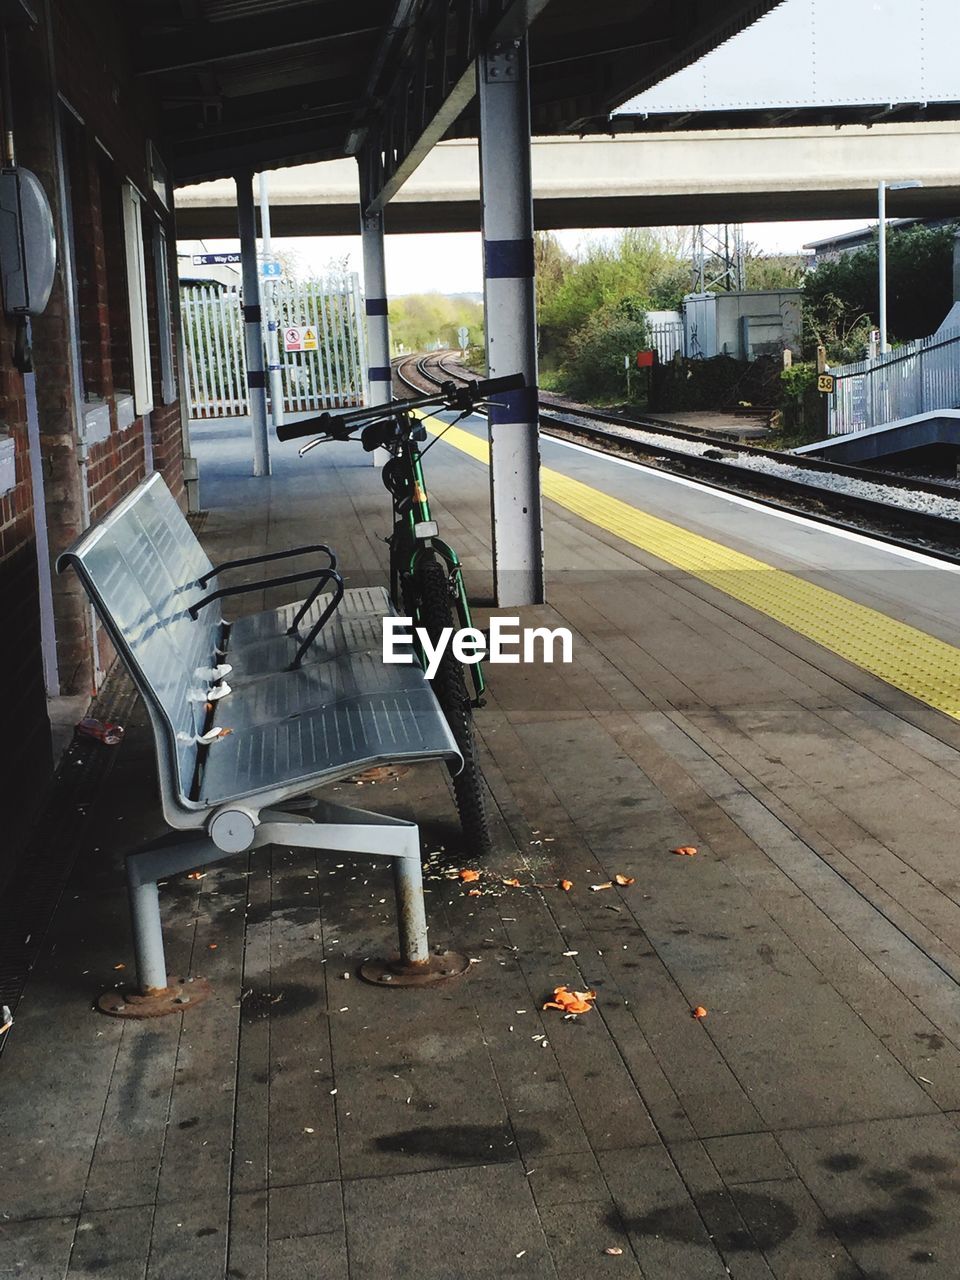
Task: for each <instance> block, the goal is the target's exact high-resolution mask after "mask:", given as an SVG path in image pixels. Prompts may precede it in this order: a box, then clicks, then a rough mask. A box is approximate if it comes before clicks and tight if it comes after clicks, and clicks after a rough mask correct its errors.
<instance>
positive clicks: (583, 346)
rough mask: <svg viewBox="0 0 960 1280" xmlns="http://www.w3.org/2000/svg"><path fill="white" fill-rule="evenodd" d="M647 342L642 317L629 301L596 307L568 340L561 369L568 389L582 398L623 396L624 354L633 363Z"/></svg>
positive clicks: (604, 398) (624, 388) (606, 398)
mask: <svg viewBox="0 0 960 1280" xmlns="http://www.w3.org/2000/svg"><path fill="white" fill-rule="evenodd" d="M646 344H647V330H646V325H645V323H644V320H643V317H642V315H639V314H637V312H636V310H635V308H634V307H632V306H631V305H630V304H629V302H628V301H627V302H621V303H619V304H615V305H613V306H607V307H603V308H602V309H601V310H599V311H595V312H594V313H593V314H592V315H591V316H589V317H588V318H587V319H586V320H585V321H584V323H583V324H582V325H581V326H580V328H579V329H577V330H576V331H575V332H574V333H573V334H571V335H570V337H569V338H568V340H567V344H566V348H565V352H564V356H565V359H564V371H565V373H566V382H567V386H568V387H569V390H570V392H571V393H572V394H573V395H574V396H578V397H580V398H581V399H584V400H589V399H591V398H599V399H603V400H610V399H623V398H624V397H625V392H626V373H625V370H624V364H623V361H624V357H626V358H627V359H628V360H630V361H631V363H632V362H633V359H634V357H635V355H636V353H637V352H638V351H639V350H641V349H642V348H643V347H645V346H646ZM637 385H638V387H639V379H638V380H637Z"/></svg>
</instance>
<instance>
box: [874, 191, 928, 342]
mask: <svg viewBox="0 0 960 1280" xmlns="http://www.w3.org/2000/svg"><path fill="white" fill-rule="evenodd" d="M922 186H923V183H922V182H921V181H920V180H919V179H918V178H907V179H905V180H904V181H903V182H885V181H884V180H883V179H882V178H881V179H880V181H879V183H878V184H877V224H878V233H879V234H878V240H877V264H878V269H879V276H880V279H879V286H880V354H881V355H883V353H884V352H885V351H889V350H890V347H889V345H888V344H887V192H888V191H907V190H909V189H910V188H912V187H922Z"/></svg>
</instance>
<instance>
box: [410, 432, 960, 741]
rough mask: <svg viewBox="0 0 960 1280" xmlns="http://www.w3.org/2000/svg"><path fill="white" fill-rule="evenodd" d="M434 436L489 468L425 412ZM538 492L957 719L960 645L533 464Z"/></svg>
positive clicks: (467, 437) (483, 456)
mask: <svg viewBox="0 0 960 1280" xmlns="http://www.w3.org/2000/svg"><path fill="white" fill-rule="evenodd" d="M426 426H427V427H428V429H429V430H430V431H431V432H432V433H433V434H434V435H436V434H438V433H439V432H440V431H441V430H444V436H443V438H444V441H445V442H446V443H447V444H452V445H453V446H454V447H455V448H457V449H460V450H461V451H462V452H463V453H466V454H469V456H470V457H471V458H475V459H476V460H477V461H478V462H482V463H485V464H486V465H488V466H489V463H490V453H489V447H488V445H487V442H486V441H485V440H481V439H479V438H478V437H477V436H474V435H471V434H470V433H469V432H468V431H464V430H463V429H462V428H460V427H449V428H448V427H447V426H446V423H444V422H443V421H442V420H441V419H439V418H427V419H426ZM540 476H541V483H542V487H543V496H544V497H545V498H549V499H550V500H551V501H552V502H556V503H557V504H558V505H559V506H561V507H563V508H564V509H565V510H566V511H569V512H571V513H572V514H573V515H576V516H580V518H581V519H583V520H587V521H589V523H590V524H593V525H596V526H597V527H598V528H600V529H606V530H607V531H608V532H609V533H612V534H614V535H615V536H616V537H618V538H622V539H623V540H624V542H629V543H630V544H631V545H632V546H635V547H639V549H640V550H641V551H646V552H649V554H650V555H653V556H656V557H657V559H658V560H663V561H664V562H665V563H666V564H669V565H672V566H673V567H674V568H675V569H681V570H682V571H683V572H684V573H688V574H690V575H691V576H692V577H694V578H698V579H699V580H700V581H701V582H705V583H707V584H708V585H709V586H711V587H715V588H716V589H717V590H718V591H722V592H723V593H724V594H725V595H728V596H731V597H732V598H733V599H734V600H739V601H740V602H741V603H742V604H746V605H749V606H750V607H751V608H752V609H756V610H757V611H758V612H759V613H763V614H766V616H767V617H768V618H773V619H775V620H776V621H777V622H780V623H782V624H783V625H784V626H785V627H789V628H790V630H791V631H795V632H796V633H797V634H798V635H801V636H805V637H806V638H807V639H808V640H814V641H815V642H816V643H817V644H819V645H822V646H823V648H824V649H829V651H830V652H831V653H835V654H837V655H838V656H839V657H841V658H845V659H846V661H847V662H850V663H852V664H853V665H854V666H856V667H859V668H860V669H861V670H862V671H868V672H869V673H870V674H871V675H874V676H878V677H879V678H880V679H881V680H883V681H885V682H886V683H887V684H889V685H892V686H893V687H894V688H895V689H901V690H902V691H903V692H904V693H908V694H910V695H911V696H912V697H914V698H916V699H917V700H918V701H920V702H924V703H926V705H927V706H929V707H934V708H935V709H936V710H937V711H943V712H944V713H945V714H946V715H948V716H952V717H953V718H954V719H955V720H960V649H958V648H956V647H955V646H954V645H951V644H947V643H946V642H945V641H943V640H938V639H937V638H936V637H935V636H931V635H928V634H927V633H926V632H925V631H920V630H919V629H918V628H916V627H911V626H909V625H908V624H907V623H905V622H899V621H897V619H895V618H890V617H888V616H887V615H886V614H885V613H880V612H879V611H878V610H876V609H871V608H869V607H868V606H867V605H863V604H858V603H857V602H856V601H855V600H848V599H847V598H846V596H841V595H838V594H837V592H835V591H829V590H827V588H826V587H819V586H816V585H815V584H814V583H812V582H806V581H804V579H803V578H799V577H797V576H796V574H793V573H788V572H787V571H786V570H784V569H777V568H775V567H774V566H773V565H769V564H766V563H765V562H764V561H762V560H756V559H754V557H753V556H748V555H744V554H743V553H742V552H740V551H734V550H733V549H732V548H731V547H726V546H724V545H723V544H722V543H720V542H714V541H713V540H712V539H710V538H704V537H701V535H700V534H697V533H691V532H690V530H689V529H683V528H681V527H680V526H679V525H675V524H671V523H670V522H669V521H668V520H662V519H660V517H659V516H652V515H648V514H647V513H646V512H645V511H640V510H638V508H636V507H632V506H630V504H629V503H627V502H622V501H621V500H620V499H619V498H612V497H610V496H609V495H608V494H605V493H602V492H601V491H600V490H599V489H594V488H592V487H591V486H590V485H588V484H584V483H583V482H582V481H580V480H574V479H572V478H571V477H570V476H565V475H563V474H562V472H559V471H554V470H552V469H551V468H550V467H543V468H541V472H540Z"/></svg>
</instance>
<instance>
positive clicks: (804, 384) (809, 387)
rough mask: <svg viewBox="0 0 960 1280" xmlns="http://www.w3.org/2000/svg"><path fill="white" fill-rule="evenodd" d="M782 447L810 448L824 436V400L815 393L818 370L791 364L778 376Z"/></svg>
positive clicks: (825, 418) (809, 366) (805, 365)
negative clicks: (804, 445) (780, 391)
mask: <svg viewBox="0 0 960 1280" xmlns="http://www.w3.org/2000/svg"><path fill="white" fill-rule="evenodd" d="M780 383H781V386H782V388H783V394H782V397H781V401H780V407H781V435H782V437H783V438H782V440H781V442H780V446H781V447H787V446H789V445H795V444H810V443H812V442H813V441H814V440H822V439H823V437H824V436H825V435H826V434H827V403H826V397H825V396H824V395H822V394H821V393H820V392H819V391H818V390H817V366H816V365H815V364H794V365H791V366H790V368H789V369H784V370H783V372H782V373H781V374H780Z"/></svg>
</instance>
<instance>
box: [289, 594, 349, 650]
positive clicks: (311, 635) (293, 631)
mask: <svg viewBox="0 0 960 1280" xmlns="http://www.w3.org/2000/svg"><path fill="white" fill-rule="evenodd" d="M329 572H330V571H329V570H325V573H329ZM332 577H333V579H334V580H335V582H336V586H335V587H334V592H333V599H332V600H331V601H330V603H329V604H328V605H327V607H326V608H325V609H324V611H323V613H321V615H320V617H319V618H318V619H317V621H316V622H315V623H314V624H313V626H312V627H311V628H310V630H309V632H308V633H307V636H306V639H305V640H303V641H302V642H301V644H300V648H299V649H298V650H297V652H296V654H295V656H294V659H293V662H291V664H290V670H291V671H296V669H297V668H298V667H299V666H300V663H301V662H302V661H303V655H304V654H305V653H306V652H307V650H308V649H309V648H310V646H311V645H312V644H313V642H314V640H316V638H317V636H318V635H319V634H320V632H321V631H322V630H323V628H324V626H325V625H326V622H327V619H328V618H329V617H330V615H331V614H332V613H333V611H334V609H336V608H337V607H338V606H339V604H340V601H341V600H342V599H343V579H342V578H341V577H340V575H339V573H336V572H334V573H333V574H332ZM323 585H324V579H323V578H321V579H320V581H319V582H318V583H317V585H316V586H315V587H314V588H313V590H312V591H311V592H310V594H309V596H308V597H307V599H306V600H305V601H304V603H303V605H302V606H301V607H300V608H299V609H298V610H297V616H296V617H295V618H294V620H293V623H292V625H291V627H290V630H289V631H288V632H287V634H288V635H291V636H299V634H300V632H299V630H298V627H299V624H300V619H301V618H303V617H304V615H305V614H306V612H307V610H308V609H309V608H310V606H311V605H312V604H313V602H314V600H316V598H317V596H318V595H319V594H320V589H321V587H323Z"/></svg>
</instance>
